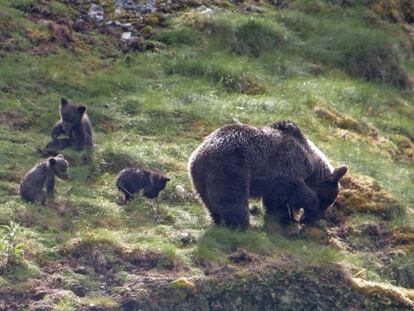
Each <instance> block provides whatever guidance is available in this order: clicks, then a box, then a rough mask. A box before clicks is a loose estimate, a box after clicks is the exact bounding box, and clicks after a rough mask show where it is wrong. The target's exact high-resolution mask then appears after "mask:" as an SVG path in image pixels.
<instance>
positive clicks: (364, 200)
mask: <svg viewBox="0 0 414 311" xmlns="http://www.w3.org/2000/svg"><path fill="white" fill-rule="evenodd" d="M340 184H341V186H342V189H341V191H340V193H339V196H338V198H337V200H336V203H335V206H334V207H333V210H332V211H330V212H328V213H332V212H335V211H337V212H339V213H340V214H346V213H353V212H357V213H371V214H375V215H378V216H380V217H382V218H384V219H389V218H390V217H391V216H393V215H398V214H401V213H403V211H404V208H403V207H402V206H401V205H400V203H399V202H398V200H397V199H396V198H395V197H394V196H393V195H392V194H390V193H388V192H387V191H385V190H384V189H383V188H382V187H381V186H380V185H379V184H378V183H377V182H376V181H375V180H374V179H372V178H370V177H368V176H360V175H347V176H345V177H344V178H342V179H341V182H340Z"/></svg>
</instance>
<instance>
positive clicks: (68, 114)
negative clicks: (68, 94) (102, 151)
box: [51, 98, 93, 151]
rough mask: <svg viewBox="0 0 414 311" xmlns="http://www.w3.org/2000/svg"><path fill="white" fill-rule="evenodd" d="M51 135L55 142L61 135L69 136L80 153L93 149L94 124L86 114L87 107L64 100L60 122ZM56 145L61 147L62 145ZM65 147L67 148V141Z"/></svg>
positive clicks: (62, 100) (71, 142)
mask: <svg viewBox="0 0 414 311" xmlns="http://www.w3.org/2000/svg"><path fill="white" fill-rule="evenodd" d="M51 135H52V138H53V141H58V138H59V136H61V135H67V136H68V137H69V142H70V144H73V145H74V147H75V149H76V150H78V151H81V150H85V148H87V147H89V148H91V147H93V140H92V124H91V121H90V120H89V117H88V115H87V113H86V107H85V106H82V105H80V106H77V105H73V104H71V103H69V101H68V100H67V99H66V98H62V99H61V103H60V120H59V121H58V122H57V123H56V124H55V126H54V127H53V129H52V133H51ZM56 145H57V146H61V145H62V144H60V143H59V144H56ZM63 145H64V147H66V146H67V143H66V141H65V144H63Z"/></svg>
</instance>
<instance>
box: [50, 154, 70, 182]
mask: <svg viewBox="0 0 414 311" xmlns="http://www.w3.org/2000/svg"><path fill="white" fill-rule="evenodd" d="M48 161H49V167H50V168H51V169H52V171H53V173H54V174H55V175H56V176H57V177H59V178H60V179H64V180H66V179H69V173H68V169H69V163H68V161H66V160H65V159H64V158H63V155H61V154H59V155H57V156H56V157H51V158H49V159H48Z"/></svg>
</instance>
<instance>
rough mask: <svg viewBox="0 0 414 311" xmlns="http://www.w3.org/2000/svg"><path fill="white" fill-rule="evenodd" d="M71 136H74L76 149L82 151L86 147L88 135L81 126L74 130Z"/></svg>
mask: <svg viewBox="0 0 414 311" xmlns="http://www.w3.org/2000/svg"><path fill="white" fill-rule="evenodd" d="M70 137H73V141H74V147H75V150H77V151H82V150H84V149H85V146H86V135H85V133H84V132H83V129H82V128H81V127H80V126H79V127H77V128H75V129H74V130H73V132H72V133H71V136H70Z"/></svg>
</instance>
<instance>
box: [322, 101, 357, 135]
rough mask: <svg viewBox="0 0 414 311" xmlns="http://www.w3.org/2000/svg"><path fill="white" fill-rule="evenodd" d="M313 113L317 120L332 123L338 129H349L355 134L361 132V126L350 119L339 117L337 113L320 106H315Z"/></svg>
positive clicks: (348, 117) (344, 116)
mask: <svg viewBox="0 0 414 311" xmlns="http://www.w3.org/2000/svg"><path fill="white" fill-rule="evenodd" d="M314 112H315V114H316V115H317V116H318V117H319V118H321V119H325V120H326V121H328V122H329V123H332V124H333V125H335V126H337V127H339V128H342V129H349V130H352V131H355V132H361V131H362V129H361V125H360V124H359V123H358V121H357V120H355V119H353V118H351V117H350V116H347V115H341V114H340V113H338V112H337V111H334V110H332V109H327V108H325V107H321V106H316V107H315V108H314Z"/></svg>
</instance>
